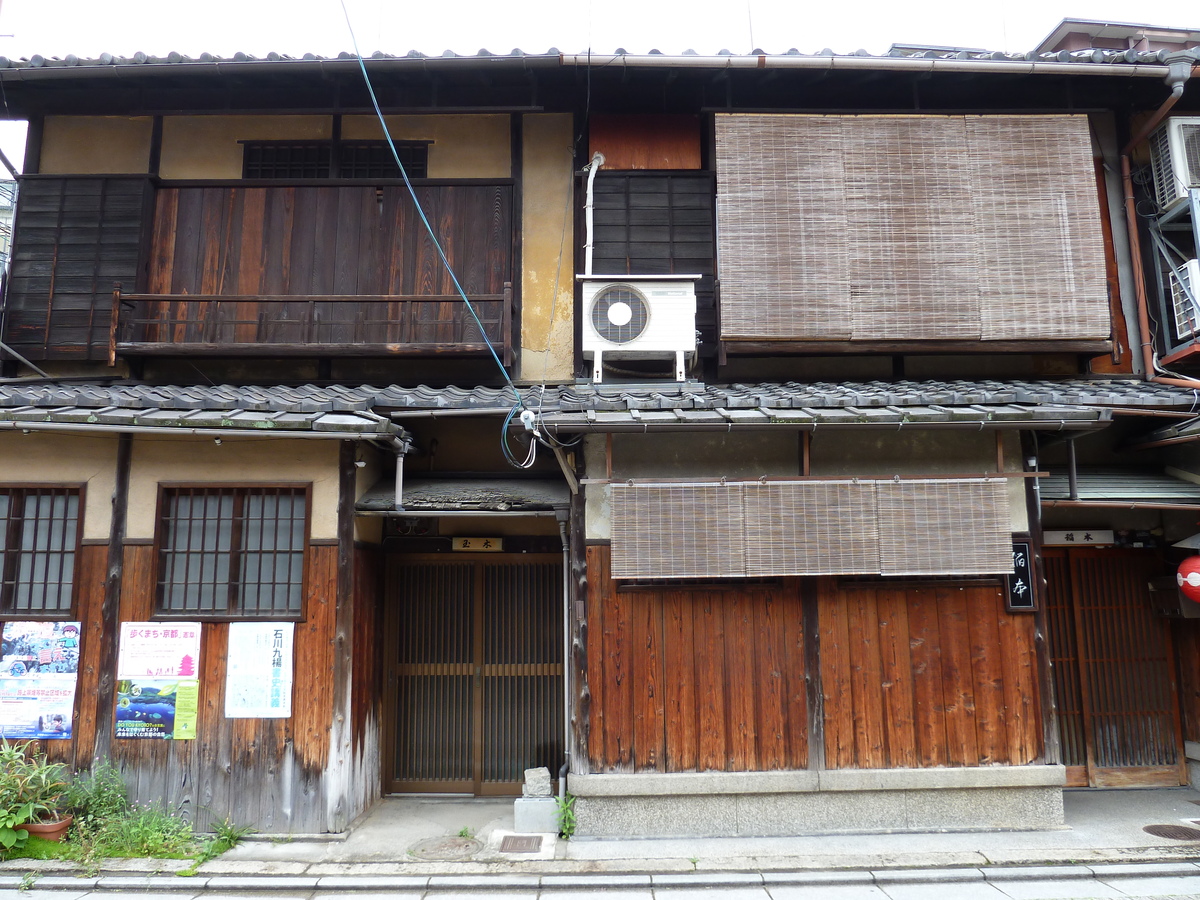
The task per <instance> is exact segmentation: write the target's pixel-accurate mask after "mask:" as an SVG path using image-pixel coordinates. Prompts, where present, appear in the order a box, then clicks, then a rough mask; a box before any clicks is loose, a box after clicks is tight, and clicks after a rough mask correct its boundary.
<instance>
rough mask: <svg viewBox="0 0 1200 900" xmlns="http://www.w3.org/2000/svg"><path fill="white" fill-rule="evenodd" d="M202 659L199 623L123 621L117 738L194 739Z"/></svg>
mask: <svg viewBox="0 0 1200 900" xmlns="http://www.w3.org/2000/svg"><path fill="white" fill-rule="evenodd" d="M199 663H200V623H199V622H122V623H121V643H120V647H119V649H118V653H117V713H116V717H115V722H114V725H113V733H114V736H115V737H118V738H150V739H154V740H175V741H181V740H191V739H193V738H195V737H196V718H197V714H198V712H199V707H200V681H199V678H198V677H197V672H198V668H199Z"/></svg>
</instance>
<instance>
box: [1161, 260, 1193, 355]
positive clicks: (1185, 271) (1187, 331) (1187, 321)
mask: <svg viewBox="0 0 1200 900" xmlns="http://www.w3.org/2000/svg"><path fill="white" fill-rule="evenodd" d="M1167 280H1168V281H1169V282H1170V288H1171V311H1172V313H1173V314H1174V316H1175V335H1176V336H1177V337H1178V338H1179V339H1180V340H1187V339H1188V338H1194V337H1196V335H1197V333H1198V332H1200V260H1195V259H1189V260H1188V261H1187V262H1185V263H1184V264H1183V265H1182V266H1180V267H1179V268H1177V269H1171V270H1170V271H1169V272H1168V273H1167Z"/></svg>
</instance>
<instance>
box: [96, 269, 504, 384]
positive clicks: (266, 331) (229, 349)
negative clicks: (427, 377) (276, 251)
mask: <svg viewBox="0 0 1200 900" xmlns="http://www.w3.org/2000/svg"><path fill="white" fill-rule="evenodd" d="M468 297H469V299H470V301H471V305H472V306H473V307H474V309H475V312H476V314H477V315H478V316H479V320H480V321H481V322H482V323H483V329H482V332H481V330H480V327H479V323H477V322H476V321H475V317H474V316H472V315H471V312H470V310H469V309H468V308H467V305H466V304H465V303H463V301H462V298H461V297H459V296H457V295H438V296H431V295H420V296H395V295H392V296H387V295H370V296H365V295H353V296H333V297H330V296H215V295H199V294H123V293H121V290H120V288H119V287H118V288H117V289H115V290H114V291H113V307H112V325H111V329H110V339H109V365H115V364H116V360H117V358H118V357H123V356H258V357H278V356H323V357H329V356H376V357H386V356H433V355H437V356H446V355H453V356H460V355H461V356H472V355H482V354H486V353H487V352H488V346H487V341H490V342H491V344H492V346H493V347H494V348H495V349H496V353H497V355H499V356H500V358H501V360H502V361H503V363H504V365H506V366H507V365H511V363H512V284H511V283H509V282H506V283H505V284H504V291H503V293H501V294H478V295H473V296H472V295H468ZM485 334H486V336H487V341H485V340H484V335H485Z"/></svg>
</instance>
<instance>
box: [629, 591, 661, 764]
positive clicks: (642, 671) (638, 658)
mask: <svg viewBox="0 0 1200 900" xmlns="http://www.w3.org/2000/svg"><path fill="white" fill-rule="evenodd" d="M630 599H631V601H632V602H630V603H629V606H630V607H631V608H632V614H633V615H632V619H633V643H632V650H633V660H632V674H633V682H632V693H633V697H634V704H633V746H632V747H631V748H630V749H631V751H632V755H633V764H634V768H635V769H636V770H639V771H640V770H647V771H659V770H661V767H662V766H663V755H664V753H665V752H666V735H665V733H664V731H665V728H664V722H665V718H664V715H665V709H664V706H663V682H664V678H663V672H662V659H661V653H662V642H663V635H662V632H663V621H662V601H661V598H660V597H659V596H658V595H654V596H653V597H649V596H645V595H631V597H630Z"/></svg>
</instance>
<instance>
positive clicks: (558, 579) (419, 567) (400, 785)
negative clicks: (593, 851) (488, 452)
mask: <svg viewBox="0 0 1200 900" xmlns="http://www.w3.org/2000/svg"><path fill="white" fill-rule="evenodd" d="M387 593H388V610H387V625H386V632H385V634H386V646H385V656H384V658H385V659H386V660H387V661H388V662H387V673H386V674H387V685H386V691H385V696H386V697H387V709H388V710H389V719H390V721H389V722H388V723H387V735H388V752H387V753H386V754H385V760H386V762H385V766H386V769H385V771H384V789H385V790H386V791H391V792H403V791H438V792H450V793H472V794H512V793H520V789H521V784H522V782H523V780H524V770H525V769H526V768H530V767H534V766H547V767H549V768H550V769H551V770H552V771H557V770H558V766H559V765H560V764H561V762H562V752H563V745H562V721H563V718H562V704H563V693H562V691H563V688H562V672H563V667H562V634H563V625H562V562H561V559H559V558H558V557H554V556H547V557H531V556H528V555H523V556H522V557H520V559H519V561H515V560H514V559H513V558H512V557H505V556H485V557H474V556H472V557H464V556H454V557H448V556H420V557H414V556H408V557H398V558H396V559H395V560H393V561H392V564H391V567H390V569H389V583H388V588H387Z"/></svg>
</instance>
